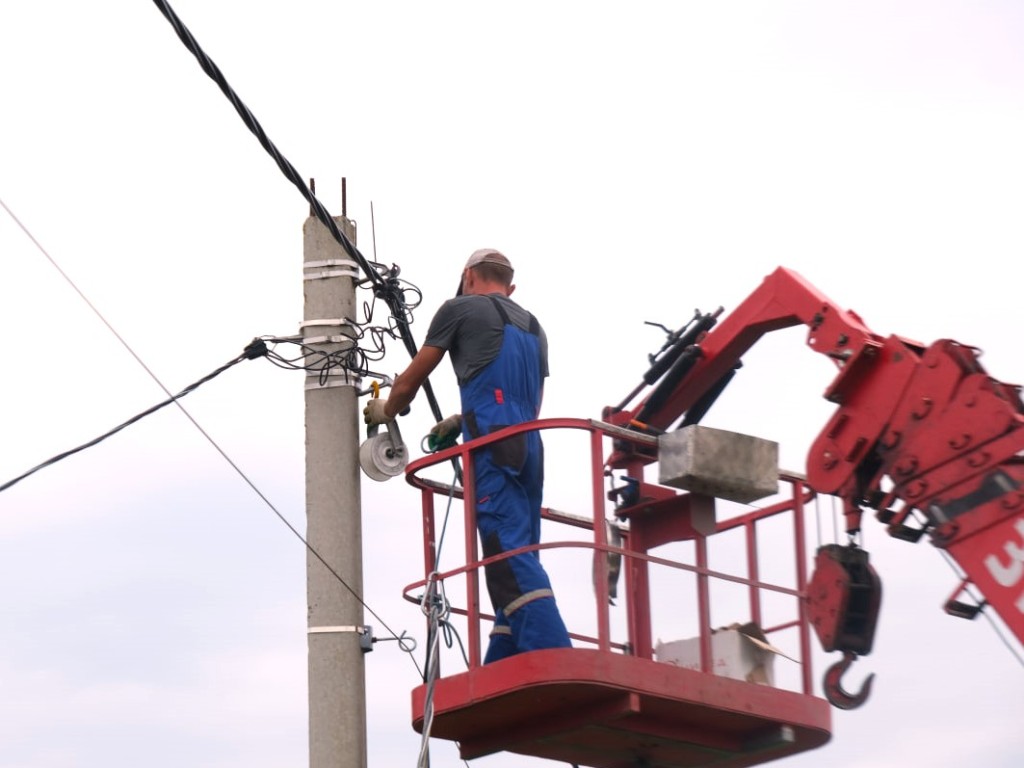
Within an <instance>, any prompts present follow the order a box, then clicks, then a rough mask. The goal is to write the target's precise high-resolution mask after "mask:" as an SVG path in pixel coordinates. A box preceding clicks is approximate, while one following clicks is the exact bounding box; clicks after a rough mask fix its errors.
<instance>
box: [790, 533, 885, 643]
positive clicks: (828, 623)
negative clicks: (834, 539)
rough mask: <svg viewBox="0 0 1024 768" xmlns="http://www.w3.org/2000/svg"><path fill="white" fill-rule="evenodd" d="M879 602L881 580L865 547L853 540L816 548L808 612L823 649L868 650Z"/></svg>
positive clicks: (880, 598)
mask: <svg viewBox="0 0 1024 768" xmlns="http://www.w3.org/2000/svg"><path fill="white" fill-rule="evenodd" d="M881 605H882V582H881V580H880V579H879V578H878V574H877V573H875V569H874V568H872V567H871V564H870V562H869V561H868V553H867V552H866V551H865V550H863V549H860V548H859V547H856V546H853V545H852V544H851V545H847V546H842V545H839V544H826V545H825V546H822V547H819V548H818V552H817V555H816V556H815V559H814V574H813V575H812V576H811V580H810V582H809V583H808V585H807V613H808V617H809V618H810V620H811V626H813V627H814V631H815V632H816V633H817V635H818V640H820V641H821V647H822V648H823V649H825V650H826V651H843V652H847V651H849V652H851V653H855V654H858V655H860V656H866V655H867V654H869V653H870V652H871V645H872V643H873V642H874V637H875V625H876V623H877V621H878V611H879V608H881Z"/></svg>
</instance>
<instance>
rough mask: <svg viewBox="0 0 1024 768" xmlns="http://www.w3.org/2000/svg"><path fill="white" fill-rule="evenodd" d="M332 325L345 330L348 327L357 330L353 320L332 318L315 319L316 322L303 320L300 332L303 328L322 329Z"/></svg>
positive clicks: (300, 324)
mask: <svg viewBox="0 0 1024 768" xmlns="http://www.w3.org/2000/svg"><path fill="white" fill-rule="evenodd" d="M332 325H340V326H341V327H343V328H344V327H345V326H348V327H349V328H355V324H354V323H352V321H351V320H346V319H345V318H344V317H331V318H322V319H314V320H303V321H302V322H301V323H299V330H302V329H303V328H311V327H319V328H322V327H325V326H332Z"/></svg>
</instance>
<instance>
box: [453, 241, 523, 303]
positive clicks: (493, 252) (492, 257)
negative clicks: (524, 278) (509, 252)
mask: <svg viewBox="0 0 1024 768" xmlns="http://www.w3.org/2000/svg"><path fill="white" fill-rule="evenodd" d="M478 264H498V265H500V266H502V267H508V269H509V271H511V272H513V273H514V272H515V270H514V269H512V262H510V261H509V260H508V257H507V256H505V254H503V253H502V252H501V251H499V250H497V249H496V248H481V249H479V250H477V251H473V253H471V254H470V255H469V258H468V259H467V260H466V266H465V267H463V271H465V270H467V269H469V268H470V267H475V266H477V265H478ZM455 295H456V296H461V295H462V278H459V289H458V290H457V291H456V292H455Z"/></svg>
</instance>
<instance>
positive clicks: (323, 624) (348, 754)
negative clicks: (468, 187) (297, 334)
mask: <svg viewBox="0 0 1024 768" xmlns="http://www.w3.org/2000/svg"><path fill="white" fill-rule="evenodd" d="M343 213H344V207H343ZM334 221H335V222H336V223H337V224H338V227H339V229H341V231H342V232H343V233H344V234H345V236H346V237H347V238H348V239H349V241H350V242H352V243H353V244H355V242H356V233H355V223H354V222H352V221H350V220H349V219H348V218H347V217H346V216H345V215H342V216H339V217H335V219H334ZM302 231H303V285H304V289H305V291H304V292H305V310H304V315H303V317H304V321H303V323H302V336H303V337H304V338H305V343H306V344H307V345H309V346H310V347H313V348H314V349H316V350H318V351H323V352H325V353H327V352H337V351H339V350H342V351H343V350H346V349H348V348H350V347H352V346H353V345H354V344H355V342H354V341H351V340H350V339H351V338H352V335H353V333H352V330H353V329H352V327H351V326H350V325H349V324H348V323H347V322H346V319H345V318H355V317H356V309H355V305H356V300H355V281H356V279H358V278H359V277H361V275H360V272H359V266H358V265H357V264H356V262H354V261H352V260H351V259H350V258H349V257H348V255H347V254H346V253H345V251H344V250H343V249H342V247H341V246H340V245H339V244H338V243H337V241H336V240H335V239H334V238H333V237H332V236H331V234H330V232H329V231H328V230H327V228H326V227H325V226H324V225H323V224H322V223H321V222H320V221H319V220H318V219H316V218H314V217H312V216H311V217H310V218H309V219H307V220H306V223H305V224H304V226H303V230H302ZM323 363H324V360H323V358H322V357H320V356H319V355H309V356H307V358H306V364H307V365H312V366H322V365H323ZM326 373H327V375H324V376H321V375H320V374H321V371H319V370H314V371H310V375H308V376H307V377H306V385H305V401H306V538H307V541H308V542H309V545H310V547H311V549H312V550H313V551H315V552H316V553H318V554H319V555H320V558H323V561H325V562H326V563H327V564H329V565H330V567H331V568H332V569H334V571H335V572H336V573H337V575H338V576H340V577H341V578H342V579H344V581H345V584H347V585H348V586H349V587H351V589H352V590H353V591H354V592H355V594H356V595H362V594H363V561H362V546H363V540H362V520H361V505H360V475H359V440H360V425H361V419H359V418H358V407H359V404H358V391H359V387H360V381H359V379H358V377H355V376H352V375H351V374H349V375H346V372H345V370H344V369H342V368H340V367H337V366H334V367H331V368H330V369H329V370H328V371H327V372H326ZM313 551H307V554H306V596H307V600H308V605H309V613H308V619H307V628H308V638H307V643H308V648H309V765H310V768H365V766H366V675H365V666H364V661H363V648H364V647H367V646H368V644H369V642H370V637H369V635H368V631H367V630H366V628H365V626H364V624H363V606H362V604H361V603H360V602H359V600H357V599H356V597H355V596H354V595H353V594H352V592H350V591H349V590H348V589H346V588H345V586H344V585H343V584H341V583H340V582H339V581H338V578H337V577H336V576H335V575H334V574H333V573H331V571H330V570H328V568H327V567H325V565H324V563H323V562H321V560H320V558H318V557H317V556H316V555H314V554H313Z"/></svg>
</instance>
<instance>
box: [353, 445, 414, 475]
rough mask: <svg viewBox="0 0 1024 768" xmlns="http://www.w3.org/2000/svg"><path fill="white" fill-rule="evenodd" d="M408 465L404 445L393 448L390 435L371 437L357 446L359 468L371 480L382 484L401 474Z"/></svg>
mask: <svg viewBox="0 0 1024 768" xmlns="http://www.w3.org/2000/svg"><path fill="white" fill-rule="evenodd" d="M407 463H408V453H407V451H406V450H405V445H403V444H402V443H398V447H397V448H396V447H395V444H394V442H393V441H392V439H391V435H390V434H384V435H371V436H370V437H368V438H367V439H366V441H365V442H364V443H363V444H362V445H361V446H359V466H360V467H362V468H363V472H365V473H366V476H367V477H368V478H370V479H371V480H377V481H378V482H383V481H385V480H388V479H390V478H392V477H394V476H395V475H400V474H402V471H403V470H404V469H405V465H406V464H407Z"/></svg>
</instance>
